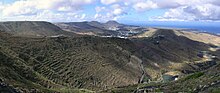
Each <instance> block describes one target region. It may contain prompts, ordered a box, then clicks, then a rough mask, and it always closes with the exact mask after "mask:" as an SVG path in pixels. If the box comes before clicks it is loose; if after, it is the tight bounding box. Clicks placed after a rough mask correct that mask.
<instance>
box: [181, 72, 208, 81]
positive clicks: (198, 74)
mask: <svg viewBox="0 0 220 93" xmlns="http://www.w3.org/2000/svg"><path fill="white" fill-rule="evenodd" d="M202 75H204V72H196V73H193V74H192V75H189V76H187V77H186V78H185V80H188V79H196V78H199V77H200V76H202Z"/></svg>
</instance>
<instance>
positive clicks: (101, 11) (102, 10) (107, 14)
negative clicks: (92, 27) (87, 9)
mask: <svg viewBox="0 0 220 93" xmlns="http://www.w3.org/2000/svg"><path fill="white" fill-rule="evenodd" d="M126 14H127V12H126V7H124V6H123V5H119V4H114V5H111V6H109V7H108V8H107V7H96V14H95V16H94V20H97V21H108V20H118V19H119V18H121V17H122V16H123V15H126Z"/></svg>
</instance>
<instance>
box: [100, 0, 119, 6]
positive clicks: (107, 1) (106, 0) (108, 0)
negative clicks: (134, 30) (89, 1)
mask: <svg viewBox="0 0 220 93" xmlns="http://www.w3.org/2000/svg"><path fill="white" fill-rule="evenodd" d="M120 1H121V0H101V3H102V4H105V5H109V4H113V3H117V2H120Z"/></svg>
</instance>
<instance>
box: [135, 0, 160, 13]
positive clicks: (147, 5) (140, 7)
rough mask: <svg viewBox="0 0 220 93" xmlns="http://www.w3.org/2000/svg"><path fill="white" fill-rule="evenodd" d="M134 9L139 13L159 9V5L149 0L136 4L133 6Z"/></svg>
mask: <svg viewBox="0 0 220 93" xmlns="http://www.w3.org/2000/svg"><path fill="white" fill-rule="evenodd" d="M133 8H134V9H136V10H137V11H146V10H151V9H155V8H158V5H157V4H156V3H155V2H153V1H149V0H148V1H145V2H137V3H136V4H134V5H133Z"/></svg>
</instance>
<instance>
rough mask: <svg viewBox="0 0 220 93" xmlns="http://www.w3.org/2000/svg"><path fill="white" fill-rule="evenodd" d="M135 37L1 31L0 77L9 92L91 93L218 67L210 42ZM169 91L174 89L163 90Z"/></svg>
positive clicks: (160, 32) (162, 35)
mask: <svg viewBox="0 0 220 93" xmlns="http://www.w3.org/2000/svg"><path fill="white" fill-rule="evenodd" d="M77 25H78V26H81V24H77ZM82 25H83V26H84V23H83V24H82ZM96 25H98V23H97V24H96ZM89 27H91V26H85V28H89ZM192 35H193V34H192ZM137 37H138V36H136V38H128V39H121V38H115V37H97V36H83V37H63V36H57V37H20V36H13V34H11V33H9V32H8V31H3V30H2V31H0V61H1V62H0V66H1V67H0V69H1V70H0V79H1V82H2V83H4V84H7V85H8V86H9V88H7V89H9V91H10V90H13V89H15V90H16V91H23V92H31V91H38V92H68V91H69V92H82V91H85V92H93V91H103V90H106V89H109V91H114V88H117V87H119V88H120V87H124V86H129V87H130V86H133V85H134V86H136V85H137V84H143V83H148V84H151V82H159V83H158V84H161V83H162V82H164V81H165V78H163V77H164V76H167V75H170V76H171V77H172V76H178V79H182V78H184V77H187V76H188V75H191V74H192V75H193V74H196V73H199V72H204V73H206V71H207V73H209V72H210V73H211V71H210V70H214V71H215V69H218V68H216V67H217V66H218V64H219V59H220V58H219V57H220V52H219V50H218V49H216V51H211V50H210V48H217V47H215V46H213V45H212V44H207V43H205V42H199V41H194V40H192V39H190V38H188V37H186V36H181V35H178V34H176V32H175V31H174V30H171V29H156V30H150V31H148V32H145V33H142V37H138V38H137ZM213 56H215V57H213ZM213 75H214V74H213ZM199 76H200V74H199ZM168 79H169V78H168ZM171 79H172V78H171ZM188 80H191V79H187V80H186V82H188ZM211 80H213V81H215V80H216V78H215V79H211ZM184 82H185V81H184ZM189 82H191V81H189ZM203 82H206V81H203ZM175 84H180V83H178V82H177V83H174V84H173V85H175ZM184 84H187V83H184ZM180 87H181V85H180ZM0 88H1V87H0ZM87 89H88V90H87ZM123 89H129V88H128V87H124V88H123ZM133 89H134V90H136V89H137V87H133ZM169 89H170V90H171V89H172V85H169V86H168V87H165V86H163V88H162V90H163V91H169ZM91 90H92V91H91ZM134 90H133V91H134ZM123 91H124V90H123ZM177 91H178V90H177ZM198 91H200V90H198ZM104 92H108V90H107V91H104Z"/></svg>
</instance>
